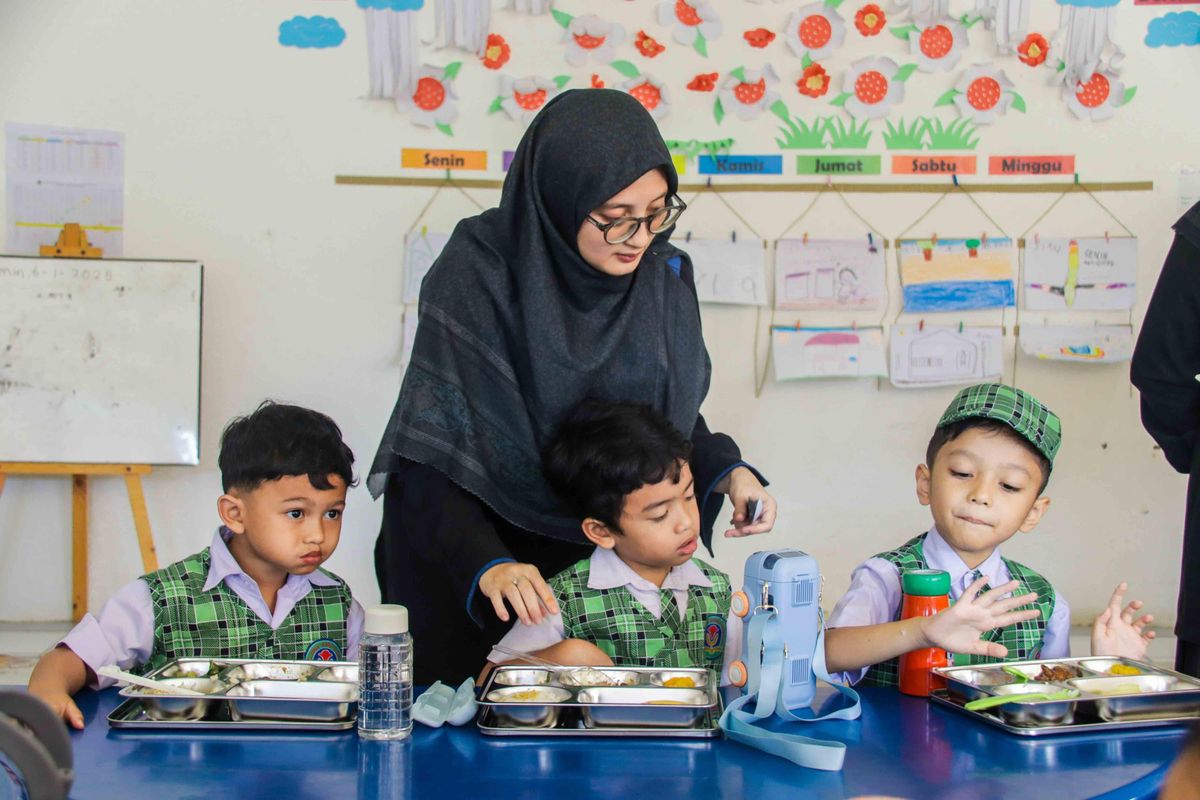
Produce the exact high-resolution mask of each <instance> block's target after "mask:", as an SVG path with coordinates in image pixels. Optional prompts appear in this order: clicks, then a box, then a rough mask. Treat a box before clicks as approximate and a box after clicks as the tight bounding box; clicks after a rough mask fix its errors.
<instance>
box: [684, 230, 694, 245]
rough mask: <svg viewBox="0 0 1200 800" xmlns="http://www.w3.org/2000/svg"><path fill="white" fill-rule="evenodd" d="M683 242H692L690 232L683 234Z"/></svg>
mask: <svg viewBox="0 0 1200 800" xmlns="http://www.w3.org/2000/svg"><path fill="white" fill-rule="evenodd" d="M683 240H684V241H685V242H690V241H691V240H692V232H691V231H688V232H687V233H685V234H684V235H683Z"/></svg>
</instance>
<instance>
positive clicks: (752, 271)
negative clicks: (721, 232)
mask: <svg viewBox="0 0 1200 800" xmlns="http://www.w3.org/2000/svg"><path fill="white" fill-rule="evenodd" d="M675 243H676V244H677V245H678V246H679V247H681V248H683V249H684V250H685V251H686V252H687V254H688V255H689V256H691V258H692V267H693V269H694V270H695V277H696V294H697V295H699V297H700V302H701V303H732V304H735V305H744V306H764V305H766V304H767V279H766V264H765V261H764V259H763V254H764V252H765V251H764V249H763V241H762V239H753V238H746V239H743V238H740V237H739V238H738V239H737V240H736V241H733V240H732V238H731V239H691V240H690V241H689V240H684V241H681V240H680V239H679V238H678V237H676V239H675Z"/></svg>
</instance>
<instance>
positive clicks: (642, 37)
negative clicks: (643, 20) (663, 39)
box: [633, 31, 667, 58]
mask: <svg viewBox="0 0 1200 800" xmlns="http://www.w3.org/2000/svg"><path fill="white" fill-rule="evenodd" d="M633 46H634V47H636V48H637V50H638V52H639V53H641V54H642V55H644V56H645V57H646V58H654V57H655V56H656V55H658V54H659V53H661V52H662V51H664V50H666V49H667V48H666V47H664V46H663V45H661V44H659V43H658V40H657V39H655V38H654V37H653V36H651V35H650V34H648V33H646V32H645V31H638V35H637V41H636V42H634V43H633Z"/></svg>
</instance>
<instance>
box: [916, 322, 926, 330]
mask: <svg viewBox="0 0 1200 800" xmlns="http://www.w3.org/2000/svg"><path fill="white" fill-rule="evenodd" d="M917 330H918V331H923V330H925V320H921V321H920V322H918V323H917Z"/></svg>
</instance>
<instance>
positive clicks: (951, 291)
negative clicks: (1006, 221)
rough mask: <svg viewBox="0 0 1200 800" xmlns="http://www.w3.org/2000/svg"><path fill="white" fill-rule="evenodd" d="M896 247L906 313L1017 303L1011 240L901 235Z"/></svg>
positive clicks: (1001, 306) (1003, 305) (967, 309)
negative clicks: (906, 237)
mask: <svg viewBox="0 0 1200 800" xmlns="http://www.w3.org/2000/svg"><path fill="white" fill-rule="evenodd" d="M897 246H898V248H899V253H900V283H901V285H902V286H903V287H904V311H905V312H906V313H910V314H912V313H927V312H938V311H970V310H972V309H979V308H1004V307H1005V306H1011V305H1013V303H1014V300H1015V295H1016V290H1015V288H1014V286H1013V272H1014V270H1013V264H1014V260H1013V255H1014V251H1013V242H1012V239H989V238H987V237H981V238H979V239H936V238H935V239H902V240H901V241H900V242H899V243H898V245H897Z"/></svg>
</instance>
